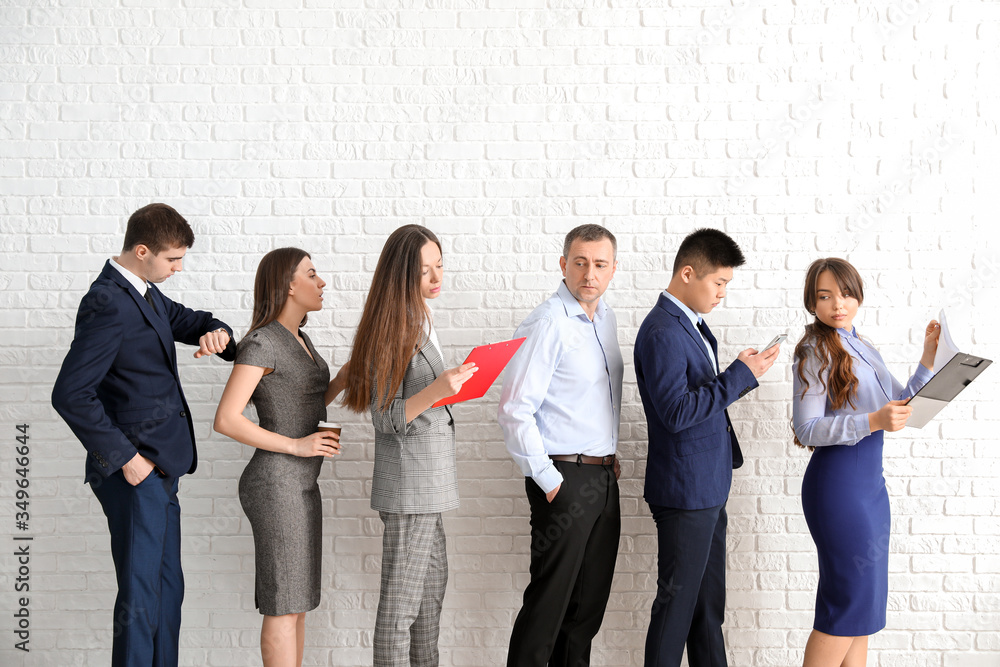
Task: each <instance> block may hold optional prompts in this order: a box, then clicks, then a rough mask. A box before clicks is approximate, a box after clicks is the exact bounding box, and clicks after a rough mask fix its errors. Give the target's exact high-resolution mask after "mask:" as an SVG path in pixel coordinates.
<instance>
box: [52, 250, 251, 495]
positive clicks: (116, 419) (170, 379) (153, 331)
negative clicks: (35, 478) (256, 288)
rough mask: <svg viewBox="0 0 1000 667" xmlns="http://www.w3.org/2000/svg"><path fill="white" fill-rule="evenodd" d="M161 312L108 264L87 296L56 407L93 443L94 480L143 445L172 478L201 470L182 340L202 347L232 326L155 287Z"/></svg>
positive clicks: (229, 355)
mask: <svg viewBox="0 0 1000 667" xmlns="http://www.w3.org/2000/svg"><path fill="white" fill-rule="evenodd" d="M151 293H152V298H153V302H154V303H155V304H156V308H157V311H158V313H159V314H157V312H154V311H153V309H152V307H151V306H150V305H149V303H147V302H146V299H145V298H144V297H143V295H142V294H139V293H138V292H137V291H136V289H135V287H133V286H132V284H131V283H129V281H128V280H126V279H125V276H123V275H122V274H121V273H120V272H119V271H118V270H117V269H116V268H115V267H113V266H111V263H110V262H108V263H106V264H105V265H104V270H103V271H101V275H100V276H99V277H98V278H97V280H95V281H94V283H93V284H92V285H91V286H90V291H89V292H87V294H86V296H84V297H83V300H82V301H81V302H80V309H79V311H77V315H76V332H75V334H74V337H73V344H72V345H71V346H70V349H69V352H68V353H67V354H66V358H65V359H64V360H63V364H62V368H61V369H60V370H59V376H58V378H57V379H56V383H55V386H54V387H53V389H52V406H53V407H54V408H55V409H56V411H57V412H58V413H59V414H60V416H62V418H63V419H64V420H66V423H67V424H69V427H70V429H72V431H73V433H74V434H75V435H76V437H77V438H79V439H80V442H81V443H83V446H84V447H85V448H86V449H87V452H88V454H89V455H88V456H87V465H86V469H87V481H90V482H94V481H98V480H100V479H103V478H104V477H107V476H108V475H110V474H112V473H114V472H116V471H117V470H119V469H120V468H121V467H122V466H123V465H125V464H126V463H128V461H129V460H130V459H131V458H132V457H133V456H135V454H136V452H137V451H138V452H139V453H140V454H142V455H143V456H145V457H147V458H149V459H150V460H151V461H152V462H153V463H154V464H156V466H157V467H158V468H159V469H160V470H161V471H163V473H165V474H166V475H168V476H171V477H179V476H180V475H183V474H185V473H188V472H194V469H195V467H196V466H197V464H198V455H197V451H196V450H195V443H194V424H193V423H192V421H191V411H190V410H189V409H188V405H187V400H186V399H185V398H184V392H183V391H182V390H181V382H180V376H179V375H178V372H177V351H176V348H175V347H174V341H177V342H180V343H186V344H188V345H197V344H198V339H199V338H201V336H202V335H204V334H206V333H208V332H209V331H215V330H216V329H225V330H226V331H228V332H229V335H230V341H229V345H228V346H227V347H226V350H225V352H223V353H222V354H220V355H219V356H221V357H222V358H223V359H225V360H227V361H232V360H233V359H234V358H235V356H236V345H235V343H234V341H233V340H232V335H233V331H232V329H230V328H229V327H228V326H227V325H226V324H225V323H223V322H220V321H219V320H217V319H215V318H213V317H212V314H211V313H206V312H203V311H196V310H191V309H190V308H185V307H184V306H182V305H181V304H178V303H174V302H173V301H171V300H170V299H168V298H167V297H165V296H164V295H163V294H162V293H161V292H160V290H159V289H158V288H157V287H156V285H153V286H152V288H151Z"/></svg>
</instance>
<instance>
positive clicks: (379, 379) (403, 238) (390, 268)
mask: <svg viewBox="0 0 1000 667" xmlns="http://www.w3.org/2000/svg"><path fill="white" fill-rule="evenodd" d="M427 243H434V244H435V245H437V247H438V250H441V242H440V241H438V238H437V236H435V235H434V232H432V231H431V230H429V229H427V228H426V227H422V226H420V225H404V226H402V227H400V228H399V229H397V230H396V231H394V232H393V233H392V234H390V235H389V238H388V239H387V240H386V242H385V246H384V247H383V248H382V254H381V255H380V256H379V258H378V265H377V266H376V267H375V275H374V276H373V277H372V286H371V288H370V289H369V290H368V298H367V299H366V300H365V308H364V311H363V312H362V313H361V322H360V323H358V330H357V331H356V332H355V334H354V345H353V348H352V350H351V360H350V362H349V363H350V367H349V372H348V380H347V390H346V392H345V394H344V405H345V406H346V407H347V408H348V409H350V410H353V411H354V412H364V411H365V410H366V409H367V408H368V407H369V406H370V405H371V403H372V401H373V400H375V399H377V401H378V403H377V405H378V407H379V408H381V409H384V408H385V407H386V406H387V405H388V404H389V403H390V402H391V401H392V397H393V396H395V394H396V389H398V388H399V385H400V383H402V381H403V377H404V376H405V375H406V367H407V366H408V365H409V363H410V359H411V358H413V354H414V352H415V351H416V350H417V349H418V348H419V347H420V346H421V344H422V343H423V342H424V338H425V336H426V334H425V333H424V328H425V324H429V320H430V315H429V313H428V312H427V305H426V304H425V303H424V299H423V297H422V296H421V294H420V280H421V269H422V261H421V253H420V251H421V249H422V248H423V247H424V246H425V245H427Z"/></svg>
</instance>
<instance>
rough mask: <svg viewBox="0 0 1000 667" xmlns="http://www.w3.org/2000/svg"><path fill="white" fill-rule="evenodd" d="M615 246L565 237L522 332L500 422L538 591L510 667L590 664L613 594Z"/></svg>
mask: <svg viewBox="0 0 1000 667" xmlns="http://www.w3.org/2000/svg"><path fill="white" fill-rule="evenodd" d="M616 252H617V242H616V240H615V237H614V235H613V234H612V233H611V232H609V231H608V230H607V229H605V228H604V227H601V226H600V225H581V226H580V227H577V228H575V229H573V230H572V231H570V232H569V234H567V235H566V240H565V243H564V245H563V256H562V257H561V258H560V259H559V265H560V267H561V268H562V272H563V276H564V280H563V282H562V283H560V285H559V289H558V290H557V291H556V293H555V294H553V295H552V296H551V297H550V298H549V299H548V300H547V301H545V302H544V303H542V304H541V305H540V306H538V308H536V309H535V310H534V311H533V312H532V313H531V314H530V315H529V316H528V317H527V318H526V319H525V320H524V322H522V323H521V326H519V327H518V328H517V331H516V332H515V334H514V336H515V337H521V336H525V337H527V340H525V342H524V344H523V345H522V346H521V348H520V350H518V352H517V354H516V355H515V356H514V358H513V359H512V360H511V363H510V364H509V365H508V366H507V370H506V374H505V376H504V383H503V393H502V395H501V398H500V411H499V415H498V417H497V419H498V421H499V422H500V427H501V428H502V429H503V434H504V441H505V442H506V444H507V449H508V451H510V453H511V456H512V457H513V458H514V461H515V462H516V463H517V465H518V466H519V467H520V468H521V471H522V472H523V473H524V475H525V490H526V493H527V496H528V503H529V505H530V507H531V528H532V530H531V567H530V573H531V582H530V583H529V584H528V587H527V588H526V589H525V591H524V604H523V606H522V608H521V611H520V613H519V614H518V615H517V620H516V621H515V622H514V629H513V632H512V633H511V638H510V649H509V651H508V653H507V665H508V667H545V666H546V665H549V666H552V667H563V666H565V667H570V666H572V667H580V666H586V665H589V664H590V644H591V641H592V640H593V638H594V635H596V634H597V631H598V630H599V629H600V627H601V622H602V621H603V619H604V610H605V607H606V606H607V603H608V596H609V595H610V593H611V581H612V578H613V576H614V570H615V561H616V560H617V558H618V539H619V536H620V533H621V511H620V507H619V503H618V475H619V474H620V468H619V466H618V461H617V459H616V458H615V451H616V449H617V446H618V426H619V423H620V419H621V401H622V376H623V374H624V362H623V360H622V355H621V350H620V349H619V348H618V338H617V321H616V320H615V314H614V312H613V311H612V310H611V308H609V307H608V306H607V304H605V303H604V301H603V300H602V298H601V297H602V295H603V294H604V291H605V290H606V289H607V288H608V284H609V283H610V282H611V278H612V277H613V276H614V274H615V269H616V268H617V261H616V259H615V255H616Z"/></svg>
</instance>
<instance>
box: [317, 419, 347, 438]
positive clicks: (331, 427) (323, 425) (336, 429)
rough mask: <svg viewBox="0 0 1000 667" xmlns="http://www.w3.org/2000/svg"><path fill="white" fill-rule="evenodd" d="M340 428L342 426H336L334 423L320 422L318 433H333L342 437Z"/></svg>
mask: <svg viewBox="0 0 1000 667" xmlns="http://www.w3.org/2000/svg"><path fill="white" fill-rule="evenodd" d="M340 428H341V425H340V424H336V423H334V422H320V423H319V424H317V425H316V430H317V431H332V432H333V433H336V434H337V435H340Z"/></svg>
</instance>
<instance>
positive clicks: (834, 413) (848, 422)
mask: <svg viewBox="0 0 1000 667" xmlns="http://www.w3.org/2000/svg"><path fill="white" fill-rule="evenodd" d="M837 333H838V334H840V342H841V343H842V344H843V345H844V349H845V350H847V353H848V354H850V355H851V358H852V360H853V362H854V375H855V376H857V378H858V395H857V397H856V398H855V399H854V405H855V407H853V408H852V407H851V406H850V404H849V403H848V404H845V405H844V407H842V408H841V409H839V410H833V409H832V408H831V407H830V401H829V400H828V399H827V392H826V390H825V389H824V388H823V385H822V384H820V382H819V376H818V374H817V372H818V370H819V367H820V363H819V360H818V359H817V358H816V356H815V354H813V353H812V348H810V353H809V356H808V358H807V359H806V363H805V366H804V368H803V371H804V372H805V376H806V379H807V380H808V381H809V389H808V390H807V391H806V393H805V396H803V395H802V381H801V380H799V374H798V359H796V360H795V363H794V364H793V365H792V369H793V372H792V387H793V391H794V396H793V397H792V427H793V428H794V429H795V435H796V436H798V439H799V442H801V443H802V444H803V445H805V446H807V447H823V446H825V445H854V444H857V443H858V442H859V441H860V440H862V439H863V438H865V437H866V436H868V435H871V429H870V428H869V425H868V413H869V412H875V411H876V410H878V409H879V408H881V407H882V406H883V405H885V404H886V403H888V402H889V401H896V400H902V399H905V398H909V397H910V396H913V394H915V393H917V392H918V391H919V390H920V388H921V387H923V386H924V385H925V384H927V381H928V380H930V379H931V377H932V376H933V375H934V373H933V372H932V371H930V370H928V369H927V368H925V367H924V366H923V364H917V370H916V372H915V373H914V374H913V377H911V378H910V380H909V382H907V383H906V386H905V387H904V386H903V385H902V384H900V382H899V381H898V380H896V378H894V377H893V376H892V374H891V373H889V369H888V368H886V365H885V361H883V360H882V355H880V354H879V353H878V350H876V349H875V348H874V347H872V346H871V345H870V344H868V343H866V342H865V341H863V340H862V339H861V338H860V337H858V333H857V328H854V329H852V330H851V331H850V332H847V331H844V330H843V329H837ZM828 377H829V369H827V370H826V371H824V372H823V380H824V381H827V380H828Z"/></svg>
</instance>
